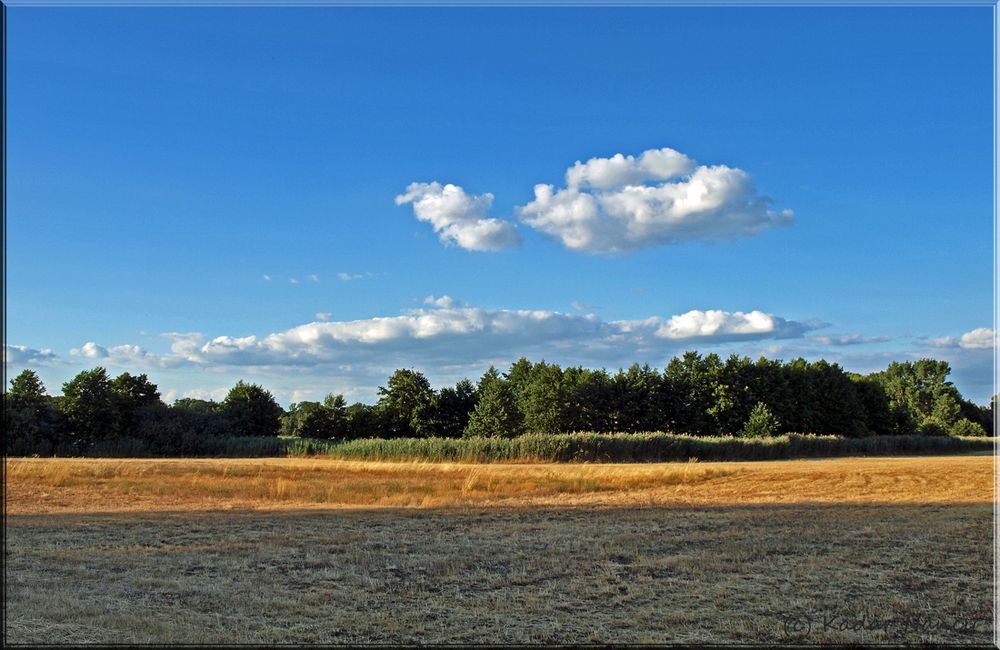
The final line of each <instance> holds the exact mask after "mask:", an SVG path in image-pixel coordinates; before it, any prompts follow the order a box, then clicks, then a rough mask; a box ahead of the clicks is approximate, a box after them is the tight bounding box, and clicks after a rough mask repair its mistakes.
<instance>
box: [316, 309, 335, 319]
mask: <svg viewBox="0 0 1000 650" xmlns="http://www.w3.org/2000/svg"><path fill="white" fill-rule="evenodd" d="M331 318H333V314H332V313H330V312H328V311H318V312H316V320H330V319H331Z"/></svg>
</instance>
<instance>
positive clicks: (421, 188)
mask: <svg viewBox="0 0 1000 650" xmlns="http://www.w3.org/2000/svg"><path fill="white" fill-rule="evenodd" d="M406 203H412V204H413V213H414V215H416V217H417V219H419V220H420V221H426V222H427V223H430V224H431V226H433V228H434V232H436V233H437V234H438V239H440V240H441V242H442V243H443V244H445V245H452V244H454V245H456V246H459V247H460V248H464V249H466V250H472V251H498V250H503V249H506V248H513V247H516V246H519V245H520V243H521V237H520V235H518V233H517V228H516V226H515V225H514V224H513V223H511V222H509V221H504V220H502V219H491V218H488V217H487V216H486V212H487V210H489V208H490V205H492V203H493V195H492V194H490V193H486V194H480V195H472V194H466V192H465V190H463V189H462V188H461V187H459V186H457V185H452V184H451V183H448V184H447V185H442V184H441V183H438V182H436V181H435V182H433V183H410V185H408V186H407V188H406V193H405V194H400V195H399V196H397V197H396V205H404V204H406Z"/></svg>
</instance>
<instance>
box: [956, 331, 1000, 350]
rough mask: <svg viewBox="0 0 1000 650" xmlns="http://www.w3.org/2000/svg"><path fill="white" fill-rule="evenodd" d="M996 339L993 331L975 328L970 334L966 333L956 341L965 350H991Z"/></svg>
mask: <svg viewBox="0 0 1000 650" xmlns="http://www.w3.org/2000/svg"><path fill="white" fill-rule="evenodd" d="M995 340H996V337H994V335H993V330H992V329H990V328H988V327H977V328H976V329H974V330H972V331H971V332H966V333H965V334H963V335H962V337H961V338H960V339H959V340H958V345H959V347H961V348H964V349H966V350H987V349H989V350H992V349H993V343H994V341H995Z"/></svg>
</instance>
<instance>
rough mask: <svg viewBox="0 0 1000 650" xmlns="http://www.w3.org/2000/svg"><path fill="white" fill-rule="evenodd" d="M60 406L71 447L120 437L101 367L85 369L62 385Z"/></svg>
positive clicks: (112, 398) (107, 380)
mask: <svg viewBox="0 0 1000 650" xmlns="http://www.w3.org/2000/svg"><path fill="white" fill-rule="evenodd" d="M59 406H60V408H61V409H62V412H63V415H64V416H65V422H66V426H67V428H68V429H69V433H70V438H71V441H72V442H73V443H74V444H77V445H79V446H84V447H86V446H89V445H92V444H93V443H94V442H96V441H98V440H106V439H109V438H114V437H116V436H117V435H118V434H119V418H118V408H117V402H116V397H115V393H114V391H112V389H111V378H110V377H108V372H107V370H105V369H104V368H100V367H98V368H94V369H93V370H84V371H82V372H80V373H79V374H77V375H76V376H75V377H73V379H71V380H70V381H68V382H66V383H65V384H63V398H62V400H60V402H59Z"/></svg>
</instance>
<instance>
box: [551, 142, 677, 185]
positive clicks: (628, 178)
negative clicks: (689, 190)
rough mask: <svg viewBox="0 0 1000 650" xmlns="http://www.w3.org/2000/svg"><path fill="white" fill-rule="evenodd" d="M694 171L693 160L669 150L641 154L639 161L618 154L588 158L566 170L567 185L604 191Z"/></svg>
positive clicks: (655, 150)
mask: <svg viewBox="0 0 1000 650" xmlns="http://www.w3.org/2000/svg"><path fill="white" fill-rule="evenodd" d="M694 167H695V163H694V161H693V160H691V159H690V158H688V157H687V156H685V155H684V154H682V153H680V152H679V151H675V150H673V149H670V148H669V147H664V148H663V149H650V150H648V151H644V152H643V153H642V154H640V155H639V157H638V158H635V157H634V156H623V155H622V154H620V153H618V154H615V155H614V156H612V157H610V158H591V159H590V160H588V161H587V162H585V163H581V162H580V161H579V160H577V161H576V164H575V165H573V166H572V167H570V168H569V169H567V170H566V185H567V186H568V187H573V188H581V187H592V188H594V189H599V190H607V189H612V188H616V187H623V186H625V185H638V184H641V183H645V182H647V181H665V180H669V179H671V178H674V177H675V176H680V175H682V174H689V173H691V171H692V170H693V169H694Z"/></svg>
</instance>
